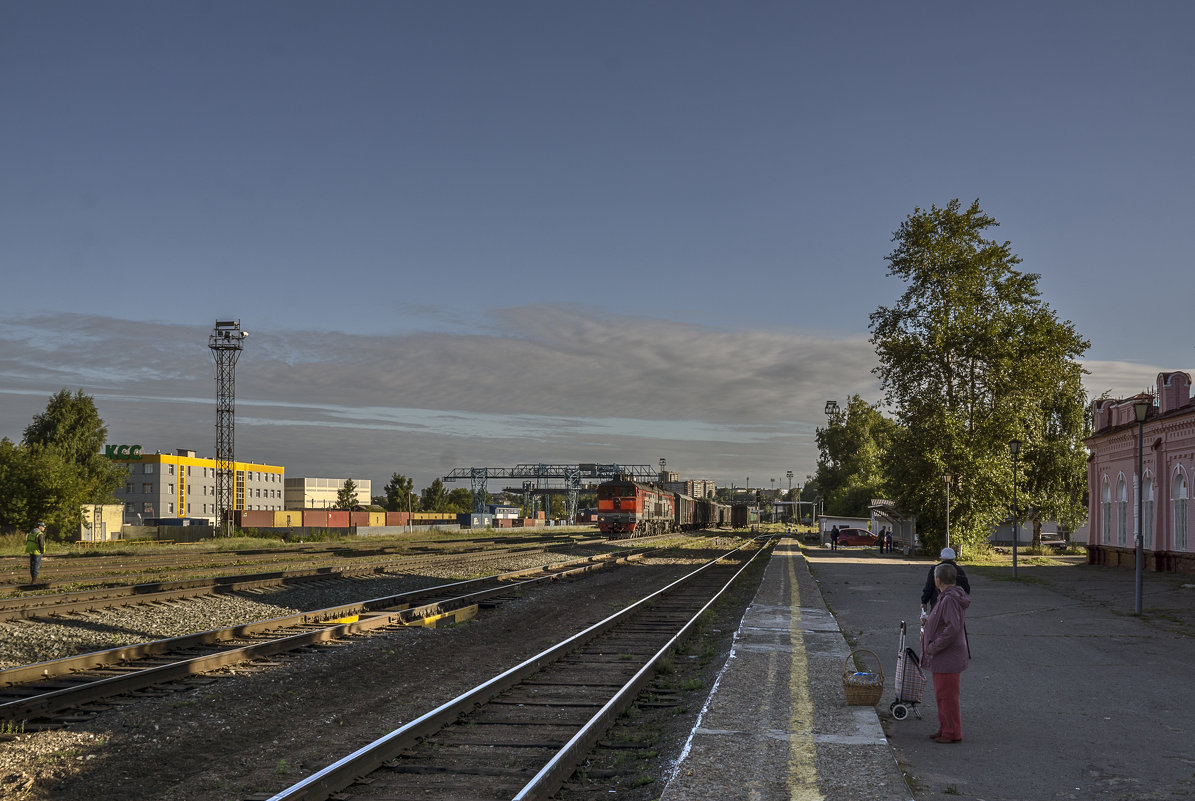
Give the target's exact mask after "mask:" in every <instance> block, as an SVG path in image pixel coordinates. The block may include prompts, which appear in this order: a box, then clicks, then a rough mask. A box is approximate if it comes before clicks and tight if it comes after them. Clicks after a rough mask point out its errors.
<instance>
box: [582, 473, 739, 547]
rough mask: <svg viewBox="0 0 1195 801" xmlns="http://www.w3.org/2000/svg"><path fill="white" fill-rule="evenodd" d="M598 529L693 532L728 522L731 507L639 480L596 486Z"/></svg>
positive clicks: (633, 533) (619, 532)
mask: <svg viewBox="0 0 1195 801" xmlns="http://www.w3.org/2000/svg"><path fill="white" fill-rule="evenodd" d="M597 522H598V529H599V530H600V531H601V532H602V533H603V534H610V535H614V536H620V535H621V536H629V537H634V536H639V535H645V534H663V533H666V532H669V531H693V530H695V529H707V528H719V527H725V526H729V525H730V524H731V512H730V507H729V506H726V505H725V504H720V503H717V502H715V501H713V500H710V499H709V498H693V497H691V496H689V495H685V494H683V493H680V492H673V491H671V490H666V489H662V488H660V487H657V486H654V485H652V484H644V483H641V482H638V481H629V480H616V481H607V482H606V483H604V484H601V485H599V486H598V508H597Z"/></svg>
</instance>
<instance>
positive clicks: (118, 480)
mask: <svg viewBox="0 0 1195 801" xmlns="http://www.w3.org/2000/svg"><path fill="white" fill-rule="evenodd" d="M107 437H108V427H107V426H105V425H104V421H103V420H102V419H100V414H99V411H98V410H97V409H96V406H95V401H94V400H93V399H92V398H91V396H89V395H86V394H84V392H83V390H81V389H80V390H78V391H77V392H75V394H73V395H72V394H71V392H70V391H69V390H66V389H62V390H59V391H58V392H56V393H55V394H54V395H51V396H50V400H49V401H48V402H47V404H46V410H45V411H44V412H42V413H41V414H38V415H35V416H34V418H33V422H31V423H30V424H29V425H28V426H26V428H25V434H24V441H23V442H24V444H25V445H26V446H27V447H29V448H30V449H34V450H36V449H38V448H41V449H45V450H51V451H54V452H55V453H57V454H58V456H59V457H60V458H61V459H62V461H63V462H65V463H66V464H71V465H74V466H75V472H76V473H77V476H76V478H77V480H78V481H79V482H80V484H81V487H80V491H81V494H82V498H83V500H82V501H81V502H80V505H81V504H84V503H106V502H110V501H111V500H112V496H113V493H114V492H115V490H116V488H117V487H119V486H120V485H121V484H122V483H124V480H125V476H126V475H127V473H126V472H125V469H124V468H123V467H122V466H120V465H118V464H115V463H113V462H112V461H111V460H110V459H106V458H105V457H104V441H105V440H106V439H107ZM71 502H72V503H73V502H74V498H73V497H72V500H71ZM35 522H36V521H35Z"/></svg>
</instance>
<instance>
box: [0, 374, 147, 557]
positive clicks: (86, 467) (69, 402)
mask: <svg viewBox="0 0 1195 801" xmlns="http://www.w3.org/2000/svg"><path fill="white" fill-rule="evenodd" d="M107 435H108V429H107V427H106V426H105V425H104V422H103V420H101V419H100V416H99V413H98V411H97V410H96V407H95V403H94V401H93V400H92V399H91V397H89V396H88V395H85V394H84V393H83V392H82V390H80V391H78V392H77V393H75V394H73V395H72V394H71V393H70V392H69V391H68V390H65V389H64V390H61V391H60V392H57V393H56V394H54V395H52V396H51V397H50V400H49V402H48V403H47V404H46V409H45V411H44V412H42V413H41V414H38V415H36V416H35V417H34V418H33V422H32V423H30V424H29V426H27V427H26V428H25V432H24V439H23V440H22V442H20V443H19V444H18V443H14V442H12V441H11V440H9V439H8V438H4V439H3V440H0V528H9V529H11V528H16V529H28V528H30V527H31V526H32V525H33V524H34V523H35V522H37V521H38V520H44V521H46V523H47V524H48V528H49V531H50V534H51V536H58V537H59V538H65V537H66V536H67V535H68V534H70V533H73V532H74V531H76V530H77V529H78V527H79V524H80V522H81V519H82V516H81V515H82V507H83V506H84V505H85V504H92V503H111V502H112V501H113V493H114V491H115V490H116V488H117V487H119V486H120V485H121V484H122V483H123V482H124V481H125V478H126V476H127V473H126V472H125V470H124V468H123V467H121V466H120V465H116V464H114V463H112V462H111V461H110V460H108V459H105V458H104V456H103V446H104V440H105V438H106V437H107Z"/></svg>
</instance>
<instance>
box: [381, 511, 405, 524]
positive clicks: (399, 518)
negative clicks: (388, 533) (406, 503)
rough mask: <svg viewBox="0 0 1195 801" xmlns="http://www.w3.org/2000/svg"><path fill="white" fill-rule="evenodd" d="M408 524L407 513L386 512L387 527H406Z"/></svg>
mask: <svg viewBox="0 0 1195 801" xmlns="http://www.w3.org/2000/svg"><path fill="white" fill-rule="evenodd" d="M406 524H407V513H406V512H386V525H387V526H405V525H406Z"/></svg>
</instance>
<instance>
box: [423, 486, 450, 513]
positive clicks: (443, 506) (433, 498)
mask: <svg viewBox="0 0 1195 801" xmlns="http://www.w3.org/2000/svg"><path fill="white" fill-rule="evenodd" d="M420 506H422V507H423V511H425V512H447V511H448V491H447V490H446V489H444V481H443V479H440V478H437V479H435V480H434V481H432V483H431V484H430V485H429V486H427V487H424V488H423V496H422V501H421V503H420Z"/></svg>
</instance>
